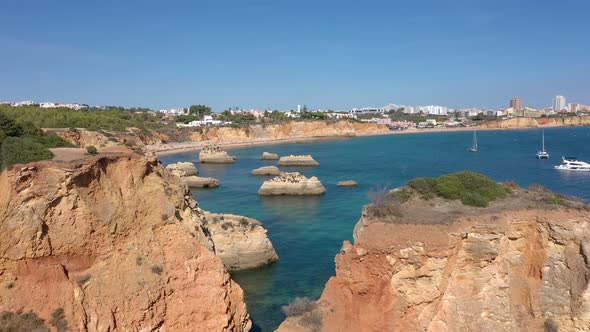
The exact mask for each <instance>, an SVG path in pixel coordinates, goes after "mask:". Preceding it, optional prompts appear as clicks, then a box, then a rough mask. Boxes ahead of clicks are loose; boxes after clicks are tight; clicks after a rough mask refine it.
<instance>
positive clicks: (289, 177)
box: [258, 172, 326, 196]
mask: <svg viewBox="0 0 590 332" xmlns="http://www.w3.org/2000/svg"><path fill="white" fill-rule="evenodd" d="M324 193H326V188H324V185H323V184H322V182H321V181H320V180H319V179H318V178H317V177H315V176H313V177H311V178H307V177H305V176H304V175H302V174H300V173H298V172H292V173H288V172H281V174H280V175H278V176H275V177H273V178H271V179H268V180H266V181H264V183H263V184H262V186H260V189H259V190H258V194H259V195H261V196H281V195H323V194H324Z"/></svg>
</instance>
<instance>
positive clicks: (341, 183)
mask: <svg viewBox="0 0 590 332" xmlns="http://www.w3.org/2000/svg"><path fill="white" fill-rule="evenodd" d="M337 185H338V186H339V187H355V186H358V183H357V182H356V181H353V180H346V181H338V184H337Z"/></svg>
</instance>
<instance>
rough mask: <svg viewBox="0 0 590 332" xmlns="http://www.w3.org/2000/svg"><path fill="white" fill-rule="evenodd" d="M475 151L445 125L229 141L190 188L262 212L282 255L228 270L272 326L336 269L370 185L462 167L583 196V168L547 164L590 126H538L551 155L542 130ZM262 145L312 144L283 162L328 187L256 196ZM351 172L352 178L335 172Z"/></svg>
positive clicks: (285, 150)
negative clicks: (298, 159) (304, 160)
mask: <svg viewBox="0 0 590 332" xmlns="http://www.w3.org/2000/svg"><path fill="white" fill-rule="evenodd" d="M477 136H478V143H479V152H477V153H470V152H467V151H466V149H467V148H468V147H469V146H470V145H471V143H472V137H473V134H472V132H446V133H445V132H443V133H424V134H408V135H389V136H375V137H359V138H346V139H330V140H323V141H316V142H311V143H295V144H285V145H274V146H257V147H252V148H240V149H233V150H229V151H230V153H231V154H232V155H236V156H237V157H238V159H237V162H236V163H235V164H231V165H202V164H197V168H198V169H199V172H200V174H201V175H202V176H211V177H214V178H217V179H219V180H220V182H221V186H220V187H219V188H217V189H208V190H194V191H193V196H194V197H195V198H196V199H197V201H198V202H199V205H200V206H201V207H202V208H203V209H205V210H209V211H213V212H223V213H234V214H240V215H246V216H249V217H253V218H256V219H258V220H260V221H261V222H262V223H263V224H264V226H265V227H266V228H267V229H268V235H269V237H270V239H271V241H272V242H273V244H274V246H275V249H276V251H277V253H278V255H279V258H280V261H279V262H278V263H276V264H274V265H272V266H269V267H265V268H261V269H257V270H253V271H243V272H238V273H234V274H233V277H234V279H235V280H236V281H237V282H238V283H239V284H240V285H241V286H242V288H243V289H244V291H245V294H246V304H247V305H248V311H249V312H250V315H251V317H252V320H253V322H254V324H255V326H254V330H255V331H272V330H274V329H276V328H277V327H278V325H279V324H280V323H281V322H282V320H283V319H284V316H283V314H282V312H281V306H283V305H285V304H287V303H289V302H290V301H291V300H292V299H293V298H295V297H297V296H308V297H311V298H318V297H319V296H320V295H321V291H322V289H323V287H324V284H325V283H326V281H327V280H328V278H330V276H332V275H333V274H334V256H335V255H336V254H337V253H338V251H339V250H340V247H341V245H342V241H344V240H352V230H353V227H354V225H355V224H356V222H357V221H358V219H359V217H360V215H361V208H362V206H363V205H365V204H367V203H368V201H369V199H368V197H367V193H368V192H371V191H376V190H382V189H383V188H395V187H398V186H401V185H404V184H406V183H407V182H408V181H409V180H411V179H413V178H416V177H423V176H438V175H441V174H445V173H449V172H456V171H460V170H471V171H475V172H479V173H482V174H485V175H487V176H489V177H491V178H493V179H495V180H497V181H515V182H516V183H518V184H519V185H521V186H525V187H526V186H529V185H530V184H532V183H538V184H541V185H543V186H546V187H548V188H549V189H551V190H553V191H556V192H559V193H562V194H566V195H572V196H576V197H579V198H581V199H584V200H585V201H587V202H590V173H586V174H584V173H569V172H563V171H557V170H554V169H553V166H554V165H557V164H558V163H559V161H560V156H562V155H563V156H576V157H578V158H579V159H581V160H585V161H589V162H590V127H575V128H548V129H545V143H546V149H547V150H548V152H549V153H550V155H551V158H550V159H549V160H538V159H536V158H535V153H536V151H537V150H538V149H540V144H541V130H540V129H527V130H499V131H480V132H478V135H477ZM263 151H269V152H273V153H278V154H279V155H289V154H311V155H313V157H314V158H315V159H316V160H317V161H319V162H320V166H317V167H309V168H295V167H292V168H283V169H284V170H287V171H297V172H301V173H303V174H304V175H306V176H317V177H319V179H320V180H321V181H322V182H323V183H324V186H325V187H326V189H327V193H326V195H324V196H322V197H259V196H258V194H257V191H258V188H259V187H260V185H261V183H262V182H263V180H264V179H263V178H261V177H254V176H252V175H250V172H251V171H252V170H253V169H254V168H257V167H261V166H264V165H275V164H276V162H274V161H261V160H260V156H261V155H262V152H263ZM160 159H161V160H162V162H163V163H164V164H169V163H172V162H177V161H193V162H194V161H196V160H197V152H191V153H179V154H174V155H167V156H162V157H161V158H160ZM340 180H355V181H357V182H359V186H358V187H351V188H340V187H337V186H336V182H337V181H340Z"/></svg>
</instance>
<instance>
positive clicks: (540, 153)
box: [537, 130, 549, 159]
mask: <svg viewBox="0 0 590 332" xmlns="http://www.w3.org/2000/svg"><path fill="white" fill-rule="evenodd" d="M542 146H543V148H542V150H541V151H537V158H539V159H549V153H548V152H547V151H545V130H543V143H542Z"/></svg>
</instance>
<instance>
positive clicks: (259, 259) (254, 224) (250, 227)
mask: <svg viewBox="0 0 590 332" xmlns="http://www.w3.org/2000/svg"><path fill="white" fill-rule="evenodd" d="M205 219H206V221H207V229H208V230H209V233H210V234H211V238H212V239H213V243H215V254H216V255H217V256H219V258H221V260H222V261H223V263H224V264H225V266H226V267H227V268H228V269H229V270H231V271H238V270H246V269H252V268H256V267H260V266H263V265H267V264H270V263H273V262H276V261H277V260H278V259H279V256H277V253H276V252H275V249H274V247H273V246H272V243H271V242H270V240H269V239H268V236H267V235H266V229H264V228H263V227H262V223H260V221H258V220H256V219H252V218H248V217H243V216H237V215H233V214H218V213H209V212H206V213H205Z"/></svg>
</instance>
